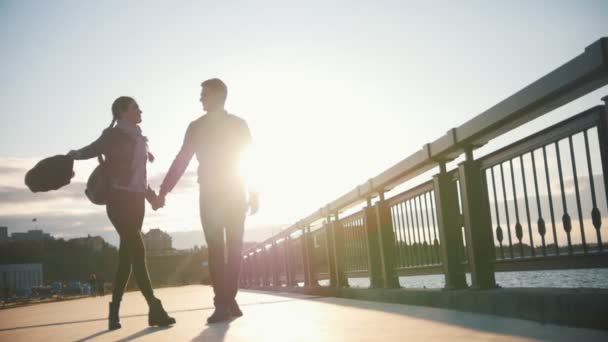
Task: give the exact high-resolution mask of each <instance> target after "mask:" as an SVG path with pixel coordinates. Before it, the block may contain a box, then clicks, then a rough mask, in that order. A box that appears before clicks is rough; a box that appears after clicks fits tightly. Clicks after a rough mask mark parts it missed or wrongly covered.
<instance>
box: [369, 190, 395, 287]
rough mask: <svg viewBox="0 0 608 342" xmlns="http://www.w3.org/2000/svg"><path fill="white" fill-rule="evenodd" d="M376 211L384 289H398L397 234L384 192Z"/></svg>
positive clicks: (381, 193)
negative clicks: (396, 269)
mask: <svg viewBox="0 0 608 342" xmlns="http://www.w3.org/2000/svg"><path fill="white" fill-rule="evenodd" d="M375 209H376V226H377V228H378V237H379V239H378V240H379V242H380V243H379V246H380V255H381V258H380V259H381V265H382V278H383V279H384V287H385V288H398V287H400V285H399V278H398V277H397V273H396V272H395V233H394V231H393V222H392V220H391V210H390V207H389V206H388V204H387V203H386V201H385V200H384V193H383V192H380V199H379V201H378V202H377V203H376V207H375Z"/></svg>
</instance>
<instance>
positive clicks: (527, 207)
mask: <svg viewBox="0 0 608 342" xmlns="http://www.w3.org/2000/svg"><path fill="white" fill-rule="evenodd" d="M519 164H520V165H521V181H522V183H523V185H524V204H525V206H526V220H527V222H528V234H529V236H530V253H532V256H535V255H536V251H535V250H534V237H533V235H534V234H532V221H531V220H530V203H529V201H528V186H527V184H526V183H527V182H526V172H525V170H524V169H525V166H524V156H523V154H522V155H520V156H519Z"/></svg>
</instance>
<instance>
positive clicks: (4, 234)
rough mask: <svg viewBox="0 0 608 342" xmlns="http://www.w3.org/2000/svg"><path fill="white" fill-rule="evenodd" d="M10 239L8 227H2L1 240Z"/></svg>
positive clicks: (0, 228) (0, 231) (0, 229)
mask: <svg viewBox="0 0 608 342" xmlns="http://www.w3.org/2000/svg"><path fill="white" fill-rule="evenodd" d="M3 241H8V227H0V242H3Z"/></svg>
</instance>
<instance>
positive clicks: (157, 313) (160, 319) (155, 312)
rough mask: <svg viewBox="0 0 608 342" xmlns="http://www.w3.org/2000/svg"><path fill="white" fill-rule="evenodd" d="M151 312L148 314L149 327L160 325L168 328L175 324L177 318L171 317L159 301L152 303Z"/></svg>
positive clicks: (155, 300)
mask: <svg viewBox="0 0 608 342" xmlns="http://www.w3.org/2000/svg"><path fill="white" fill-rule="evenodd" d="M149 305H150V311H149V312H148V325H150V326H152V325H158V326H161V327H166V326H168V325H171V324H175V318H173V317H169V315H168V314H167V312H166V311H165V309H164V308H163V305H162V303H161V302H160V300H158V299H156V298H155V299H154V300H152V301H151V302H150V303H149Z"/></svg>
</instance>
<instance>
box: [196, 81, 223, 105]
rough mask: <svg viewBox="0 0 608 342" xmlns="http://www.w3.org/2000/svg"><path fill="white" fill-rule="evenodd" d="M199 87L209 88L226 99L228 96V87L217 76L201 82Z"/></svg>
mask: <svg viewBox="0 0 608 342" xmlns="http://www.w3.org/2000/svg"><path fill="white" fill-rule="evenodd" d="M201 87H203V88H207V89H209V90H210V91H212V92H213V93H215V94H217V95H219V96H220V97H221V98H223V99H224V101H226V97H227V96H228V87H226V83H224V82H223V81H222V80H220V79H219V78H210V79H208V80H206V81H204V82H203V83H201Z"/></svg>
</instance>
